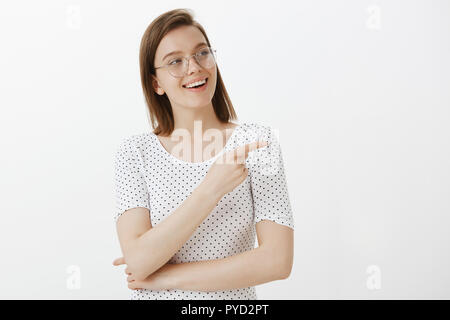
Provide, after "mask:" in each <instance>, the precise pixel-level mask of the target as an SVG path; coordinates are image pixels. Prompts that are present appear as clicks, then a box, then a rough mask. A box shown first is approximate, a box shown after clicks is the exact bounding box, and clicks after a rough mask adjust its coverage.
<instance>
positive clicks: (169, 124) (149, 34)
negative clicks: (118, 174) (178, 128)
mask: <svg viewBox="0 0 450 320" xmlns="http://www.w3.org/2000/svg"><path fill="white" fill-rule="evenodd" d="M180 26H194V27H197V28H198V29H199V30H200V31H201V33H203V36H204V37H205V39H206V42H207V44H208V46H211V44H210V42H209V39H208V36H207V35H206V32H205V30H204V29H203V27H202V26H201V25H200V23H198V22H197V21H195V20H194V18H193V15H192V14H191V12H190V10H189V9H174V10H171V11H168V12H166V13H164V14H161V15H160V16H158V17H157V18H156V19H155V20H153V21H152V23H151V24H150V25H149V26H148V27H147V29H146V30H145V32H144V35H143V36H142V40H141V46H140V52H139V65H140V72H141V83H142V88H143V91H144V96H145V101H146V103H147V108H148V111H149V113H150V122H151V125H152V127H153V129H154V131H153V132H154V133H155V134H157V135H159V134H161V135H163V136H166V135H170V134H171V133H172V131H173V129H174V119H173V113H172V106H171V104H170V101H169V99H168V97H167V94H166V93H164V94H163V95H158V94H157V93H156V92H155V91H154V89H153V87H152V80H153V79H152V75H156V73H155V66H154V61H155V53H156V49H157V48H158V45H159V43H160V42H161V40H162V39H163V38H164V36H165V35H166V34H167V33H168V32H169V31H171V30H173V29H175V28H177V27H180ZM211 102H212V105H213V107H214V112H215V113H216V116H217V118H218V119H219V121H221V122H222V123H228V122H229V121H230V120H233V119H237V116H236V113H235V111H234V108H233V104H232V103H231V100H230V97H229V96H228V93H227V90H226V89H225V85H224V83H223V81H222V77H221V75H220V71H219V67H218V66H217V82H216V89H215V92H214V96H213V98H212V100H211ZM155 120H156V121H157V126H156V127H155Z"/></svg>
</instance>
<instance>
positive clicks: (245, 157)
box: [113, 9, 294, 300]
mask: <svg viewBox="0 0 450 320" xmlns="http://www.w3.org/2000/svg"><path fill="white" fill-rule="evenodd" d="M140 67H141V80H142V86H143V90H144V95H145V97H146V102H147V105H148V108H149V113H150V117H151V122H152V126H153V128H155V125H154V122H155V120H156V121H157V126H156V128H155V129H154V131H153V132H149V133H143V134H137V135H133V136H131V137H128V138H125V139H124V140H123V141H122V143H121V144H120V145H119V148H118V150H117V153H116V157H115V187H116V189H115V190H116V201H117V202H116V205H117V211H116V213H115V220H116V226H117V232H118V237H119V242H120V246H121V249H122V252H123V257H121V258H118V259H116V260H115V261H114V262H113V264H114V265H120V264H126V265H127V267H126V269H125V273H126V274H127V275H128V277H127V281H128V287H129V288H130V289H133V291H132V296H131V299H132V300H139V299H149V300H155V299H256V298H257V297H256V292H255V287H254V286H255V285H258V284H262V283H266V282H270V281H274V280H279V279H285V278H287V277H288V276H289V273H290V270H291V268H292V263H293V228H294V221H293V217H292V210H291V206H290V202H289V197H288V191H287V184H286V178H285V175H284V168H283V160H282V157H281V149H280V147H279V144H278V141H277V139H276V138H275V136H274V134H273V132H272V131H271V130H270V128H268V127H266V126H262V125H259V124H255V123H241V124H236V123H233V122H231V121H230V120H231V119H235V118H236V115H235V112H234V109H233V106H232V104H231V101H230V99H229V97H228V94H227V92H226V90H225V86H224V84H223V81H222V78H221V76H220V72H219V69H218V67H217V60H216V56H215V50H214V49H212V48H211V45H210V42H209V39H208V37H207V36H206V33H205V31H204V29H203V28H202V26H201V25H200V24H199V23H198V22H196V21H195V20H193V18H192V16H191V14H190V13H189V11H188V10H184V9H177V10H172V11H169V12H166V13H165V14H163V15H161V16H159V17H158V18H156V19H155V20H154V21H153V22H152V23H151V24H150V26H149V27H148V28H147V30H146V32H145V33H144V36H143V38H142V42H141V49H140ZM180 137H181V138H182V139H178V140H177V138H180ZM212 138H214V139H212ZM205 140H206V141H208V140H214V143H204V141H205ZM180 141H181V142H180ZM211 146H213V147H214V148H211ZM211 151H212V152H211ZM205 154H207V155H209V156H205ZM266 160H268V161H269V162H270V163H269V164H272V166H271V167H270V168H269V170H268V169H267V166H265V165H267V163H263V162H267V161H266ZM255 233H256V235H257V237H258V247H257V248H255Z"/></svg>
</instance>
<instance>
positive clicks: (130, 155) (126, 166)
mask: <svg viewBox="0 0 450 320" xmlns="http://www.w3.org/2000/svg"><path fill="white" fill-rule="evenodd" d="M142 169H143V160H142V155H141V154H140V152H139V150H138V148H137V147H136V146H135V145H134V144H133V142H132V139H131V138H126V139H124V140H123V141H122V142H121V143H120V145H119V147H118V148H117V150H116V153H115V157H114V195H115V207H116V210H115V213H114V221H117V219H118V218H119V217H120V216H121V215H122V213H124V212H125V211H126V210H128V209H131V208H136V207H143V208H147V209H149V210H150V203H149V195H148V188H147V183H146V182H145V178H144V176H143V174H142Z"/></svg>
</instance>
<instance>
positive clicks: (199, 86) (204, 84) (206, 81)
mask: <svg viewBox="0 0 450 320" xmlns="http://www.w3.org/2000/svg"><path fill="white" fill-rule="evenodd" d="M207 83H208V78H206V79H205V83H203V84H201V85H198V86H195V87H190V88H187V87H186V86H185V85H183V88H186V89H196V88H201V87H204V86H206V84H207Z"/></svg>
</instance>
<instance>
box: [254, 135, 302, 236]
mask: <svg viewBox="0 0 450 320" xmlns="http://www.w3.org/2000/svg"><path fill="white" fill-rule="evenodd" d="M262 127H263V130H261V131H259V132H258V140H264V141H268V142H269V145H268V146H266V147H263V148H259V149H256V150H254V151H251V152H250V153H249V156H248V157H247V160H248V161H247V163H246V164H247V167H248V168H249V176H250V184H251V192H252V198H253V208H254V215H255V216H254V217H255V220H254V222H255V224H256V223H258V222H259V221H261V220H264V219H267V220H271V221H274V222H276V223H278V224H282V225H285V226H288V227H290V228H292V229H294V218H293V214H292V208H291V203H290V199H289V193H288V188H287V181H286V175H285V171H284V163H283V157H282V154H281V146H280V143H279V139H278V138H277V132H276V131H275V130H273V129H271V128H270V127H268V126H262Z"/></svg>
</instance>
